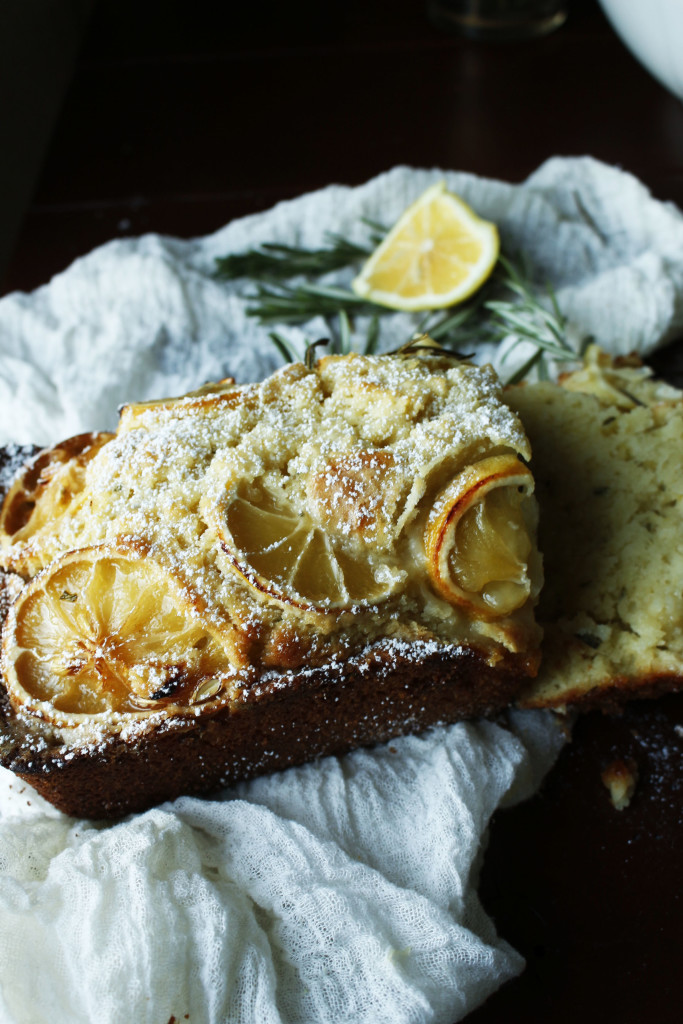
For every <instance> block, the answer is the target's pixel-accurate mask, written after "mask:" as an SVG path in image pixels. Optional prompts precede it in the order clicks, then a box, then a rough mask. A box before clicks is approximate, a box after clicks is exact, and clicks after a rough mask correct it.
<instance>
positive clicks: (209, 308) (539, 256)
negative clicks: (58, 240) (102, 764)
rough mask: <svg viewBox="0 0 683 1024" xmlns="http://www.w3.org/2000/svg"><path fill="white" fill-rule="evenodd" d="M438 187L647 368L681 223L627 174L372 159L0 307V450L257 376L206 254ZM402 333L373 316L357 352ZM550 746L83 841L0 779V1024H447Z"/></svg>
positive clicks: (156, 816)
mask: <svg viewBox="0 0 683 1024" xmlns="http://www.w3.org/2000/svg"><path fill="white" fill-rule="evenodd" d="M440 179H445V181H446V183H447V185H448V187H449V188H451V189H452V190H454V191H455V192H457V193H458V194H460V195H462V196H463V198H465V199H466V200H467V201H468V202H469V203H471V205H473V206H474V207H475V208H476V210H477V212H478V213H480V214H481V215H482V216H484V217H486V218H489V219H492V220H494V221H496V222H497V223H498V224H499V226H500V229H501V235H502V239H503V245H504V247H506V246H507V247H510V248H514V249H521V250H523V251H524V252H525V253H526V254H527V255H528V257H529V258H530V260H531V262H532V263H533V265H534V266H535V267H536V268H537V269H538V272H539V274H540V275H541V276H542V277H547V279H548V280H549V281H550V282H552V284H553V286H554V288H555V291H556V294H557V297H558V301H559V304H560V306H561V308H562V310H563V311H564V313H565V314H566V315H567V316H568V318H569V320H570V322H571V325H572V329H573V330H575V331H576V332H577V335H578V334H592V335H593V336H594V337H595V338H596V340H598V341H599V342H600V343H601V344H602V345H603V346H604V347H605V348H607V349H609V350H611V351H614V352H629V351H631V350H633V349H637V350H640V351H642V352H647V351H650V350H651V349H653V348H654V347H656V346H657V345H660V344H662V343H664V342H665V341H666V340H667V339H668V338H670V337H672V336H673V335H674V334H675V333H676V332H677V331H680V329H681V326H682V325H683V216H682V215H681V213H680V212H679V211H678V210H677V209H675V208H674V207H672V206H671V205H667V204H663V203H659V202H656V201H655V200H653V199H652V197H651V196H650V195H649V193H648V192H647V190H646V189H645V188H644V187H643V186H642V185H641V184H640V183H639V182H637V181H636V180H635V179H633V178H632V177H630V176H629V175H627V174H625V173H623V172H621V171H619V170H617V169H615V168H610V167H607V166H605V165H603V164H600V163H598V162H596V161H594V160H592V159H589V158H576V159H574V158H572V159H562V158H555V159H553V160H550V161H549V162H548V163H546V164H544V165H543V166H542V167H541V168H540V169H539V170H538V171H537V172H536V173H535V174H534V175H532V176H531V178H530V179H529V180H528V181H527V182H525V183H524V184H522V185H516V186H513V185H507V184H503V183H500V182H494V181H487V180H483V179H480V178H476V177H474V176H472V175H466V174H459V173H452V172H443V171H438V170H433V171H426V170H412V169H409V168H395V169H394V170H392V171H389V172H388V173H386V174H384V175H381V176H380V177H379V178H376V179H374V180H373V181H370V182H368V183H367V184H366V185H363V186H361V187H359V188H345V187H341V186H331V187H330V188H327V189H324V190H322V191H321V192H318V193H314V194H312V195H307V196H303V197H301V198H300V199H297V200H294V201H291V202H286V203H282V204H280V205H279V206H277V207H275V208H274V209H273V210H271V211H268V212H267V213H264V214H258V215H255V216H252V217H247V218H244V219H242V220H240V221H236V222H233V223H231V224H229V225H228V226H227V227H225V228H223V229H222V230H220V231H218V232H217V233H216V234H214V235H211V236H209V237H206V238H200V239H195V240H191V241H179V240H177V239H170V238H162V237H159V236H155V235H148V236H145V237H143V238H139V239H126V240H120V241H114V242H111V243H109V244H107V245H105V246H102V247H101V248H99V249H97V250H95V251H94V252H92V253H91V254H89V255H88V256H85V257H83V258H82V259H79V260H77V261H76V262H75V263H74V264H73V265H72V266H70V267H69V268H68V269H67V270H66V271H64V273H62V274H59V275H58V276H57V277H55V278H54V279H53V280H52V281H51V282H50V283H49V284H47V285H45V286H44V287H42V288H40V289H38V290H37V291H35V292H33V293H32V294H29V295H25V294H19V293H15V294H12V295H9V296H7V297H5V298H3V299H2V300H0V443H9V442H19V443H28V442H35V443H39V444H46V443H50V442H54V441H57V440H60V439H62V438H64V437H67V436H69V435H72V434H76V433H79V432H81V431H83V430H91V429H104V428H107V427H111V426H112V425H114V424H115V422H116V410H117V406H118V405H119V404H120V403H122V402H124V401H126V400H131V399H142V398H152V397H160V396H162V395H170V394H177V393H181V392H183V391H185V390H188V389H190V388H193V387H196V386H197V385H198V384H200V383H202V382H203V381H205V380H209V379H217V378H220V377H222V376H225V375H226V374H231V375H233V376H235V377H236V378H237V379H238V380H239V381H246V380H250V379H251V380H253V379H256V378H259V377H262V376H264V375H265V374H267V373H269V372H270V371H271V370H273V369H274V368H275V367H276V366H278V365H279V364H280V358H279V356H278V353H277V351H276V350H275V348H274V346H273V344H272V343H271V341H270V340H269V339H268V328H264V327H261V326H259V325H258V324H257V323H256V321H255V320H253V319H251V318H249V317H247V316H246V314H245V307H246V301H245V290H248V289H246V287H245V282H244V281H237V282H231V283H224V282H220V281H217V280H216V279H215V278H214V277H213V275H212V271H213V266H214V259H215V257H217V256H221V255H225V254H227V253H229V252H239V251H241V250H243V249H245V248H247V247H253V246H254V245H256V244H258V243H259V242H267V241H281V242H289V243H295V242H296V243H300V244H303V245H307V246H318V245H321V244H323V243H324V241H325V232H326V231H335V232H338V233H340V234H344V235H346V236H348V237H351V238H355V239H357V240H359V241H364V240H365V238H366V229H363V226H362V223H361V218H362V217H367V218H370V219H373V220H376V221H381V222H383V223H386V224H391V223H392V222H393V221H394V220H395V219H396V217H397V216H398V215H399V214H400V213H401V212H402V211H403V209H404V208H405V207H406V206H407V205H408V203H409V202H410V201H412V200H413V199H414V198H416V197H417V196H418V195H419V194H420V193H421V192H422V191H423V190H424V189H425V188H426V187H427V186H428V185H429V184H431V183H432V182H434V181H437V180H440ZM349 277H350V275H349V274H348V273H347V272H340V273H339V274H337V275H333V277H332V278H330V280H333V281H336V282H337V283H342V284H347V283H348V280H349ZM414 330H415V319H414V318H411V317H408V316H406V315H404V314H396V315H390V316H387V317H383V318H382V321H381V335H380V345H379V349H380V350H387V349H390V348H394V347H396V346H397V345H399V344H401V343H403V342H404V341H406V340H407V339H408V338H409V337H410V335H411V333H412V332H413V331H414ZM282 333H284V334H286V335H287V336H288V337H289V338H290V339H292V340H293V341H294V342H299V343H300V342H301V340H302V339H303V338H304V336H305V337H306V338H309V339H311V340H313V339H315V338H318V337H321V336H324V335H325V334H326V333H328V328H327V326H326V325H325V323H324V322H323V321H319V322H317V323H316V322H313V323H311V324H308V325H306V327H305V328H304V329H302V330H299V329H298V328H288V329H286V330H283V331H282ZM484 357H487V358H491V357H492V358H494V360H495V358H496V357H497V353H495V352H493V351H488V352H482V353H479V358H484ZM562 743H563V735H562V732H561V730H560V729H559V727H558V726H557V725H556V724H555V723H554V720H553V718H552V717H551V716H549V715H544V714H534V713H526V714H514V715H512V716H511V719H510V726H509V728H506V727H504V726H503V725H500V724H493V723H487V722H478V723H467V724H465V723H462V724H459V725H455V726H451V727H448V728H438V729H433V730H430V731H429V732H427V733H426V734H424V735H423V736H421V737H407V738H403V739H399V740H396V741H394V742H392V743H391V744H387V745H384V746H381V747H378V748H376V749H373V750H370V751H356V752H354V753H352V754H349V755H348V756H346V757H343V758H327V759H324V760H322V761H320V762H317V763H315V764H312V765H307V766H304V767H302V768H296V769H290V770H288V771H286V772H283V773H281V774H277V775H273V776H269V777H264V778H263V779H258V780H253V781H251V782H247V783H243V784H241V785H240V786H237V787H234V788H233V789H231V790H230V791H227V792H225V793H224V794H222V795H221V797H220V798H218V799H203V800H201V799H190V798H181V799H179V800H177V801H175V802H174V803H172V804H170V803H169V804H164V805H162V806H161V807H158V808H155V809H153V810H151V811H148V812H146V813H145V814H140V815H135V816H132V817H130V818H129V819H126V820H124V821H122V822H119V823H116V824H109V825H105V824H102V823H92V822H87V821H77V820H74V819H70V818H67V817H65V816H64V815H61V814H60V813H59V812H57V811H56V810H54V809H53V808H52V807H50V805H48V804H47V803H45V802H44V801H43V800H41V799H40V798H39V797H38V796H36V794H35V793H33V792H32V791H31V790H30V788H29V787H27V786H25V785H24V784H23V783H22V782H21V781H20V780H18V779H16V778H15V777H13V776H12V775H10V773H8V772H6V771H3V770H0V1021H2V1024H43V1022H45V1024H47V1022H49V1024H62V1022H64V1024H80V1022H83V1024H90V1022H94V1021H97V1022H98V1024H120V1022H122V1021H126V1022H127V1021H130V1022H135V1024H168V1022H169V1020H170V1019H171V1018H172V1017H174V1018H175V1021H176V1022H178V1024H179V1022H183V1021H185V1020H188V1021H189V1022H190V1024H271V1022H272V1024H276V1022H277V1024H295V1022H296V1024H323V1022H325V1024H343V1022H347V1021H348V1022H349V1024H351V1022H353V1024H382V1022H386V1024H408V1022H410V1024H427V1022H430V1024H431V1022H434V1024H454V1022H455V1021H456V1020H460V1019H462V1018H463V1017H464V1016H465V1015H466V1014H467V1013H468V1012H469V1011H470V1010H472V1009H473V1008H474V1007H475V1006H477V1005H478V1004H479V1003H480V1002H482V1001H483V1000H484V999H485V998H486V997H487V995H488V994H490V993H491V992H492V991H493V990H494V989H495V988H497V987H498V986H499V985H500V984H502V983H503V982H504V981H506V980H507V979H509V978H510V977H512V976H514V975H515V974H516V973H518V972H519V971H520V970H521V969H522V967H523V963H522V960H521V958H520V957H519V955H518V954H516V953H515V952H514V951H513V950H512V949H510V947H509V946H508V945H507V944H506V943H505V942H504V941H503V940H502V939H500V938H498V937H497V936H496V933H495V930H494V928H493V925H492V923H491V922H490V920H489V919H488V918H487V916H486V914H485V913H484V911H483V910H482V908H481V906H480V904H479V901H478V898H477V878H478V870H479V867H480V864H481V860H482V857H483V852H484V849H485V842H486V834H487V827H488V824H489V821H490V818H491V815H492V814H493V812H494V811H495V810H496V809H497V808H498V807H499V806H501V805H509V804H511V803H513V802H514V801H517V800H521V799H525V798H527V797H528V796H530V795H531V794H532V793H533V792H534V790H535V789H536V788H537V786H538V784H539V783H540V780H541V779H542V777H543V775H544V773H545V772H546V771H547V770H548V769H549V768H550V766H551V765H552V763H553V761H554V759H555V757H556V755H557V753H558V751H559V749H560V747H561V745H562ZM520 842H524V837H523V836H520Z"/></svg>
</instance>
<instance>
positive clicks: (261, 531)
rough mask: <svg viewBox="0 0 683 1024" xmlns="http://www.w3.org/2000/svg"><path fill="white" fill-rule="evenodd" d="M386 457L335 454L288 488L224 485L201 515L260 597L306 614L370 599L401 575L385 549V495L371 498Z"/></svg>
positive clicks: (389, 589) (264, 483) (386, 468)
mask: <svg viewBox="0 0 683 1024" xmlns="http://www.w3.org/2000/svg"><path fill="white" fill-rule="evenodd" d="M390 461H391V460H390V459H386V458H382V456H381V455H379V454H378V453H372V452H363V453H354V454H352V455H350V456H341V457H338V458H335V459H332V460H330V461H329V462H327V463H326V464H325V465H324V466H322V467H320V468H319V469H318V470H316V471H314V472H310V473H309V474H308V475H307V476H306V478H305V479H304V480H302V481H296V480H294V481H292V480H291V479H290V488H289V490H288V489H287V487H286V485H285V486H283V485H282V484H279V485H278V484H277V483H275V482H274V481H271V480H266V479H265V478H264V477H258V478H256V479H255V480H253V481H252V482H246V481H238V480H236V481H234V482H232V483H230V482H228V485H227V487H226V490H225V493H224V496H223V497H222V498H221V499H220V500H219V501H218V502H214V503H211V504H209V503H206V504H205V506H204V514H205V517H206V519H207V521H208V522H209V523H210V525H211V526H212V527H213V528H214V530H215V531H216V533H217V535H218V537H219V538H220V541H221V544H222V546H223V549H224V551H225V553H226V554H227V556H228V559H229V562H230V564H231V565H232V567H233V568H234V569H236V570H237V571H238V572H239V573H240V574H241V576H242V577H243V578H244V579H245V580H246V581H247V582H248V583H249V584H250V585H251V586H253V587H254V588H255V589H257V590H259V591H260V592H261V593H262V594H263V595H264V596H267V597H270V598H274V599H275V600H277V601H280V602H282V603H284V604H289V605H295V606H297V607H299V608H304V609H309V610H313V611H333V610H343V609H349V608H351V607H353V606H356V605H361V606H367V605H372V604H376V603H377V602H380V601H384V600H386V599H387V598H388V597H389V596H390V595H391V594H392V593H393V592H394V591H395V590H396V589H397V587H398V586H399V585H400V583H401V582H402V580H403V579H404V578H405V572H403V571H402V570H401V569H399V568H398V567H397V565H396V564H395V559H394V556H393V555H392V553H391V548H390V535H391V511H392V504H391V498H388V500H387V502H384V503H382V502H380V501H379V500H378V497H379V494H380V493H381V485H378V483H377V480H378V477H381V476H382V475H383V474H384V475H385V476H390V474H391V466H390V464H389V463H390ZM285 479H287V478H285ZM297 484H298V485H299V486H298V489H297Z"/></svg>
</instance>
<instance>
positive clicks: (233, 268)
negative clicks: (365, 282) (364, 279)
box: [215, 218, 386, 281]
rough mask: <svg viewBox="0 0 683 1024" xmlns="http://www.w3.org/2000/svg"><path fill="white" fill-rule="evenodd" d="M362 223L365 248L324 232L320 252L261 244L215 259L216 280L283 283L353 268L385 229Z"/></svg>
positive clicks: (280, 244)
mask: <svg viewBox="0 0 683 1024" xmlns="http://www.w3.org/2000/svg"><path fill="white" fill-rule="evenodd" d="M363 223H364V224H365V225H366V226H367V227H368V228H370V235H369V238H368V244H367V245H358V244H357V243H356V242H351V241H349V239H348V238H344V237H343V236H342V235H338V234H335V233H334V232H332V231H328V232H326V233H325V238H326V239H327V241H328V244H327V245H326V246H323V247H322V248H320V249H305V248H303V247H302V246H298V245H285V244H284V243H282V242H264V243H263V244H262V245H260V246H259V247H258V248H256V249H248V250H247V251H246V252H240V253H232V254H230V255H229V256H220V257H218V259H217V260H216V271H215V273H216V277H218V278H221V279H222V280H224V281H234V280H235V279H236V278H239V277H249V278H251V279H252V280H254V281H269V280H270V281H273V280H278V281H285V280H288V279H290V278H292V277H322V276H323V274H330V273H332V272H333V271H335V270H342V269H343V268H344V267H350V266H353V264H354V263H359V262H360V261H361V260H365V259H367V258H368V256H370V254H371V253H372V252H373V250H374V249H376V248H377V246H378V245H379V243H380V242H381V240H382V238H383V237H384V235H385V234H386V228H385V227H383V225H381V224H377V223H376V221H372V220H368V219H366V218H363Z"/></svg>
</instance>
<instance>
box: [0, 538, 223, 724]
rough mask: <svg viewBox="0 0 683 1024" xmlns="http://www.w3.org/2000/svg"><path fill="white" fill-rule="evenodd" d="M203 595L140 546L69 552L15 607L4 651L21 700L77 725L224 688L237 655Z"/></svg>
mask: <svg viewBox="0 0 683 1024" xmlns="http://www.w3.org/2000/svg"><path fill="white" fill-rule="evenodd" d="M198 604H199V602H198V600H197V599H196V598H193V597H192V596H191V595H188V593H187V592H186V591H185V590H184V589H183V588H182V586H181V585H180V583H179V582H178V581H176V580H175V578H174V577H173V576H172V574H171V573H170V572H169V571H168V570H166V569H165V568H163V567H162V566H160V565H159V564H158V563H157V562H155V561H154V560H153V559H152V558H150V556H149V554H148V553H146V552H144V551H142V550H141V549H140V550H138V549H136V548H134V547H131V548H130V549H126V548H118V547H116V548H115V547H112V546H110V545H102V546H100V547H93V548H88V549H84V550H82V551H71V552H69V553H68V554H66V555H64V556H62V557H61V558H59V559H58V560H56V561H55V562H54V563H53V564H51V565H50V566H49V567H48V568H47V569H45V570H44V571H43V572H41V573H39V574H38V575H37V576H36V577H35V578H34V579H33V580H32V581H31V583H29V584H28V585H27V586H26V587H25V588H24V590H23V592H22V593H21V594H20V595H19V597H18V599H17V600H16V602H15V604H14V605H13V606H12V609H11V612H10V615H9V617H8V620H7V626H6V629H5V635H4V637H3V655H2V668H3V672H4V675H5V679H6V681H7V688H8V691H9V694H10V699H11V700H12V703H13V704H14V705H15V706H19V705H20V706H23V707H25V708H26V710H27V711H29V712H32V713H34V714H38V715H39V716H40V717H42V718H46V719H48V720H50V721H54V722H56V723H57V724H59V725H75V724H78V723H79V722H81V721H83V720H84V718H85V716H88V717H89V718H92V716H94V717H95V718H97V717H98V716H99V717H103V716H107V715H111V713H112V712H114V713H116V712H124V713H129V714H130V713H136V714H137V715H138V716H140V715H145V714H150V713H152V712H154V711H159V710H164V709H169V708H174V709H175V710H177V709H178V707H179V706H180V707H188V706H196V705H197V704H201V703H204V702H205V701H208V700H210V699H212V698H216V697H218V696H219V695H221V694H222V693H225V692H226V691H227V690H228V689H229V682H228V677H229V675H230V664H229V661H228V658H227V655H226V652H225V649H224V647H223V644H222V643H221V638H220V636H219V634H218V632H217V630H216V629H215V628H213V627H212V625H211V624H209V623H207V621H206V619H205V617H204V616H203V615H202V610H201V608H200V607H198Z"/></svg>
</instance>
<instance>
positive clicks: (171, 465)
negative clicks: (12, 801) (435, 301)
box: [0, 346, 541, 817]
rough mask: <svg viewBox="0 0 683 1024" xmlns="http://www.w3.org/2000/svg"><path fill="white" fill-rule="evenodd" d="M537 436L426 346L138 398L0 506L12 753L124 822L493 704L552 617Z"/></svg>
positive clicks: (475, 375) (532, 661)
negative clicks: (532, 465)
mask: <svg viewBox="0 0 683 1024" xmlns="http://www.w3.org/2000/svg"><path fill="white" fill-rule="evenodd" d="M530 455H531V451H530V448H529V444H528V441H527V438H526V436H525V433H524V430H523V427H522V425H521V423H520V420H519V418H518V416H517V415H516V414H515V413H514V412H513V411H511V409H510V407H509V405H508V404H507V403H506V402H505V401H504V400H503V398H502V394H501V387H500V384H499V382H498V380H497V378H496V377H495V374H494V373H493V371H492V370H491V369H490V368H480V367H474V366H471V365H469V364H467V363H466V362H463V361H459V360H456V359H452V358H447V357H446V356H444V355H443V354H442V353H440V352H438V351H435V350H434V349H432V348H429V347H426V348H425V347H424V346H417V347H416V346H413V347H412V348H410V349H408V350H407V351H405V352H402V353H399V354H396V355H386V356H378V357H370V356H359V355H349V356H329V357H326V358H323V359H321V360H319V361H318V362H317V363H315V364H314V365H313V364H311V365H304V364H294V365H291V366H288V367H286V368H284V369H282V370H280V371H278V372H276V373H275V374H274V375H273V376H272V377H270V378H268V379H267V380H265V381H263V382H261V383H259V384H252V385H241V386H237V385H235V383H234V382H233V381H231V380H225V381H222V382H220V383H219V384H215V385H208V386H206V387H205V388H203V389H200V391H198V392H195V393H192V394H190V395H187V396H183V397H182V398H179V399H168V400H160V401H156V402H147V403H142V404H134V405H129V406H126V407H124V408H123V410H122V412H121V416H120V423H119V427H118V430H117V431H116V433H115V434H85V435H81V436H80V437H77V438H73V439H70V440H69V441H67V442H64V443H63V444H61V445H57V446H56V447H54V448H51V449H48V450H45V451H42V452H39V453H37V454H36V455H34V456H33V458H31V459H29V460H28V462H26V463H25V465H24V466H23V468H21V469H20V470H19V472H18V474H17V475H16V476H15V477H14V479H13V481H12V483H11V485H10V486H9V488H8V491H7V495H6V497H5V500H4V502H3V505H2V513H1V514H0V544H1V553H0V564H1V565H2V569H3V586H4V588H5V591H6V592H8V591H9V590H11V597H12V601H11V603H10V604H9V607H8V611H7V613H6V615H5V616H4V625H3V633H2V662H1V666H2V676H3V680H4V690H3V692H2V705H1V714H2V725H1V727H0V734H1V740H0V742H1V744H2V746H1V751H2V762H3V764H4V765H5V766H7V767H9V768H11V769H12V770H13V771H15V772H16V773H17V774H19V775H20V776H21V777H22V778H24V779H25V780H26V781H28V782H30V783H31V784H32V785H33V786H34V787H35V788H36V789H37V790H38V791H39V792H41V793H42V794H43V795H44V796H46V797H47V798H48V799H49V800H51V801H52V802H53V803H55V805H56V806H58V807H60V808H61V809H62V810H64V811H66V812H67V813H71V814H77V815H86V816H90V817H103V816H115V815H120V814H122V813H126V812H128V811H133V810H139V809H142V808H144V807H147V806H149V805H151V804H153V803H155V802H158V801H160V800H163V799H166V798H170V797H173V796H176V795H178V794H180V793H188V792H201V791H206V790H210V789H212V788H216V787H218V786H220V785H224V784H226V783H229V782H231V781H234V780H236V779H240V778H244V777H247V776H249V775H253V774H255V773H258V772H263V771H269V770H272V769H277V768H282V767H284V766H286V765H289V764H295V763H301V762H303V761H306V760H309V759H311V758H314V757H316V756H318V755H321V754H326V753H330V752H335V753H337V752H341V751H345V750H348V749H350V748H352V747H354V746H358V745H362V744H369V743H373V742H376V741H381V740H386V739H388V738H390V737H391V736H395V735H397V734H399V733H402V732H406V731H414V730H416V729H420V728H424V727H425V726H428V725H430V724H433V723H435V722H450V721H455V720H457V719H459V718H463V717H470V716H473V715H481V714H492V713H494V712H496V711H498V710H499V709H501V708H502V707H504V706H506V705H508V704H509V703H510V702H511V701H512V700H513V699H514V698H515V696H516V695H517V693H518V692H519V690H520V687H521V685H523V684H524V683H525V682H526V681H528V679H529V678H530V677H531V676H533V674H534V673H535V672H536V670H537V666H538V661H539V643H540V635H541V634H540V630H539V628H538V626H537V624H536V622H535V616H534V606H535V603H536V600H537V596H538V593H539V590H540V587H541V562H540V557H539V555H538V552H537V546H536V523H537V507H536V503H535V499H534V496H533V488H534V484H533V478H532V475H531V472H530V470H529V468H528V461H529V458H530Z"/></svg>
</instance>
